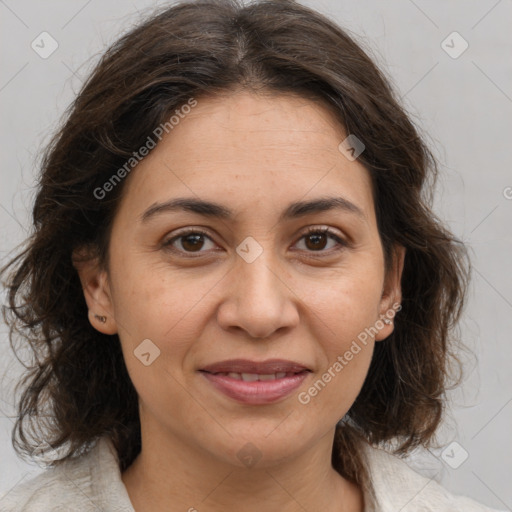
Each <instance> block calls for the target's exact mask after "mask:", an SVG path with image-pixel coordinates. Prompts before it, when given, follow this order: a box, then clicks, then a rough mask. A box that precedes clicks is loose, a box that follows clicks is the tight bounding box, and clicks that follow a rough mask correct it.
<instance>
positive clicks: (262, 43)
mask: <svg viewBox="0 0 512 512" xmlns="http://www.w3.org/2000/svg"><path fill="white" fill-rule="evenodd" d="M237 88H238V89H239V88H246V89H250V90H252V91H258V90H263V91H266V92H275V93H291V94H299V95H301V96H302V97H304V98H307V99H310V100H313V101H319V102H322V103H323V104H324V105H327V106H328V108H329V110H330V111H331V112H332V113H333V114H334V115H335V116H336V118H337V119H338V120H339V122H340V124H341V125H342V126H343V127H344V129H345V130H346V132H347V133H352V134H355V135H356V136H357V137H358V138H359V139H361V140H362V141H363V142H364V144H365V146H366V148H365V151H364V152H363V153H362V154H361V156H360V157H359V161H360V162H361V163H362V164H363V165H364V166H365V167H366V168H367V169H368V171H369V172H370V174H371V178H372V186H373V195H374V202H375V208H376V214H377V222H378V228H379V232H380V237H381V241H382V245H383V248H384V254H385V262H386V265H388V266H389V263H390V261H391V259H392V257H393V247H394V246H395V244H399V245H402V246H403V247H405V248H406V257H405V263H404V270H403V275H402V297H403V300H402V310H401V311H400V313H399V314H398V316H397V317H396V325H395V329H394V332H393V334H391V335H390V336H389V338H387V339H386V340H385V341H384V342H382V343H378V344H376V346H375V351H374V356H373V359H372V362H371V366H370V369H369V373H368V376H367V378H366V380H365V383H364V385H363V388H362V390H361V392H360V394H359V396H358V398H357V400H356V401H355V403H354V404H353V405H352V407H351V409H350V410H349V412H348V413H347V415H346V417H345V418H344V421H342V422H340V423H339V424H338V426H337V429H336V435H335V439H334V448H333V453H332V464H333V466H334V467H335V468H336V470H337V471H338V472H339V473H340V474H342V475H343V476H344V477H346V478H348V479H349V480H351V481H354V482H361V481H362V480H363V478H364V476H365V469H364V464H363V463H362V459H361V458H360V457H359V456H358V450H355V449H354V448H355V447H356V446H357V444H358V443H359V442H360V441H362V440H366V441H368V442H370V443H371V444H373V445H379V444H382V443H386V442H396V441H398V445H397V446H396V447H395V449H394V451H395V453H398V454H405V453H407V452H408V451H409V450H411V449H412V448H414V447H416V446H419V445H423V446H428V445H429V443H431V441H432V439H433V438H434V434H435V432H436V429H437V427H438V426H439V424H440V422H441V420H442V418H443V417H444V415H443V413H444V411H445V400H446V393H445V392H446V390H447V389H448V388H449V385H450V379H451V378H452V369H453V366H452V364H451V362H452V361H457V359H456V355H455V354H456V349H458V347H459V346H462V345H460V344H457V343H456V342H457V339H456V338H455V336H453V334H454V333H453V327H454V326H455V324H456V322H457V320H458V319H459V318H460V315H461V311H462V307H463V304H464V300H465V293H466V287H467V281H468V277H469V268H470V267H469V262H468V258H467V253H466V250H465V248H464V246H463V245H462V244H461V243H460V242H459V241H458V240H457V239H455V238H454V237H453V235H452V234H451V233H450V231H449V230H448V229H446V228H445V227H443V225H442V223H441V222H440V221H439V220H438V219H437V218H436V216H435V215H434V213H433V212H432V210H431V208H430V204H431V200H432V197H431V196H432V194H431V193H432V190H433V186H434V183H435V178H436V175H437V167H436V162H435V158H434V157H433V154H432V152H431V150H430V149H429V148H428V146H427V144H426V143H425V141H424V140H423V138H422V136H420V135H419V131H418V129H417V128H416V127H415V126H414V124H413V122H412V121H411V119H410V118H409V116H408V114H407V113H406V112H405V110H404V108H403V107H402V106H401V105H400V100H399V98H398V95H397V94H396V92H395V91H394V90H393V88H392V86H391V85H390V81H389V79H387V78H386V77H385V75H384V74H383V72H382V71H380V70H379V69H378V67H377V66H376V65H375V64H374V62H373V61H372V59H371V58H370V57H369V56H368V55H367V54H366V53H365V51H364V50H363V49H362V48H361V47H360V45H359V44H357V43H356V42H355V40H354V38H353V37H352V36H349V34H348V33H347V32H346V31H344V30H343V29H341V28H340V27H338V26H337V25H336V24H334V23H333V22H331V21H329V20H328V19H327V18H326V17H324V16H323V15H321V14H319V13H317V12H315V11H314V10H312V9H309V8H307V7H304V6H302V5H300V4H298V3H295V2H294V1H291V0H263V1H256V2H254V3H252V4H249V5H243V4H242V3H240V2H238V1H236V0H198V1H186V2H180V3H178V4H175V5H173V6H171V7H167V8H165V10H163V11H162V12H157V13H153V14H152V15H151V16H150V17H148V18H147V19H146V20H145V21H143V22H141V23H139V24H138V25H137V26H136V27H135V28H134V29H132V30H131V31H130V32H129V33H127V34H126V35H124V36H122V37H121V38H120V39H118V40H117V42H115V43H114V44H113V45H112V46H111V47H110V48H109V49H108V50H106V52H105V53H104V54H103V56H102V57H101V59H100V61H99V63H98V64H97V65H96V67H95V68H94V70H93V72H92V74H91V75H90V76H89V78H88V79H87V81H86V82H85V83H84V85H83V87H82V89H81V91H80V92H79V94H78V95H77V97H76V99H75V100H74V102H73V103H72V105H71V106H70V107H69V109H68V111H67V112H66V116H65V118H64V119H63V121H62V124H61V128H60V130H59V131H58V132H57V133H56V134H55V135H54V137H53V139H52V140H51V142H50V143H49V144H48V146H47V148H46V150H45V152H44V153H43V156H42V159H41V172H40V176H39V181H38V184H37V196H36V198H35V204H34V206H33V211H32V220H33V232H32V234H31V236H30V237H29V238H28V239H27V240H26V247H25V248H24V249H23V251H21V252H19V254H18V255H17V256H16V257H14V258H13V259H11V261H9V263H8V264H7V265H6V266H4V267H3V269H2V270H1V273H2V276H3V275H5V273H6V271H7V269H9V268H11V267H15V268H13V269H12V270H11V272H9V275H8V280H7V281H6V282H5V286H6V287H7V291H8V306H4V318H5V321H6V322H7V324H8V325H9V326H10V332H9V338H10V341H11V346H12V348H13V350H14V351H15V353H16V346H15V340H16V339H17V340H18V341H19V342H20V344H21V346H22V347H23V348H26V347H29V348H30V349H31V353H32V355H33V360H32V361H31V363H30V364H27V372H26V374H25V375H24V377H23V379H22V380H21V381H20V382H19V384H18V386H19V389H18V387H17V391H20V390H21V391H22V394H21V396H20V399H19V403H18V406H17V421H16V424H15V427H14V429H13V432H12V442H13V445H14V447H15V449H16V451H17V452H18V453H19V454H20V455H22V456H24V455H26V454H29V455H30V454H31V453H32V450H33V449H34V447H35V446H38V445H40V444H41V443H42V442H43V441H46V442H47V443H49V444H50V445H51V446H52V447H53V448H57V449H59V448H60V449H62V450H63V456H62V458H61V459H58V460H55V461H54V463H53V464H55V465H56V464H59V463H60V462H61V461H63V460H65V459H68V458H70V457H74V456H77V455H79V454H81V453H84V452H85V451H87V450H88V449H90V447H91V446H92V445H93V444H94V443H93V442H94V441H95V440H97V438H98V437H99V436H102V435H108V436H110V438H111V439H112V440H113V443H114V446H115V448H116V450H117V453H118V455H119V461H120V466H121V470H124V469H126V468H127V467H128V466H129V465H130V464H131V462H132V461H133V460H134V458H135V457H136V455H137V454H138V452H139V451H140V447H141V439H140V435H141V434H140V422H139V416H138V406H137V393H136V391H135V389H134V387H133V385H132V383H131V381H130V378H129V376H128V373H127V370H126V366H125V362H124V360H123V355H122V352H121V347H120V342H119V338H118V336H117V335H112V336H109V335H105V334H102V333H100V332H98V331H97V330H96V329H94V328H93V327H92V326H91V324H90V323H89V321H88V315H87V306H86V302H85V299H84V296H83V291H82V287H81V283H80V280H79V278H78V274H77V272H76V270H75V268H74V266H73V264H72V258H71V255H72V253H73V250H74V249H77V248H79V247H86V248H88V249H89V252H90V254H91V256H97V257H98V258H99V261H100V264H101V265H102V267H103V268H104V269H107V270H108V249H109V235H110V229H111V226H112V221H113V219H114V216H115V214H116V208H117V207H118V205H119V201H120V198H121V196H122V191H123V182H121V183H119V184H118V185H117V186H116V187H114V188H113V190H112V191H110V192H109V193H108V194H107V195H106V197H105V198H104V199H102V200H98V199H97V198H96V196H95V194H94V190H95V189H96V188H97V187H99V186H101V185H102V184H104V183H105V182H106V180H108V179H109V178H110V177H111V176H112V175H113V172H114V171H115V170H116V169H119V168H120V167H122V166H123V164H124V163H125V162H126V161H127V159H129V158H130V157H131V156H132V153H133V152H134V151H136V150H137V149H139V148H140V147H141V146H142V145H144V143H145V142H146V140H147V137H148V136H149V135H151V133H152V132H153V131H154V130H155V129H156V128H157V127H158V126H159V125H160V124H161V123H164V122H166V121H167V120H168V118H169V116H170V115H171V114H172V113H173V112H174V111H175V110H176V108H177V107H179V106H180V105H182V104H184V103H186V102H187V100H189V99H190V98H191V97H194V98H198V99H199V100H200V98H201V97H205V96H207V95H213V94H216V93H219V92H226V91H227V92H229V91H232V90H235V89H237ZM132 172H136V169H135V170H134V171H132ZM388 268H389V267H388Z"/></svg>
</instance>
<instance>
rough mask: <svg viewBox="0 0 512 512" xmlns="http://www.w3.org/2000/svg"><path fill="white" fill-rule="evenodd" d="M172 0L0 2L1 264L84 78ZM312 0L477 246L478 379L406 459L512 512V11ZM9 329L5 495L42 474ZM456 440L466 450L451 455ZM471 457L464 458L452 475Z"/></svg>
mask: <svg viewBox="0 0 512 512" xmlns="http://www.w3.org/2000/svg"><path fill="white" fill-rule="evenodd" d="M164 3H165V2H151V1H143V0H140V1H131V2H127V1H123V2H122V1H121V0H117V1H116V0H102V1H101V2H100V1H98V0H89V1H82V0H80V1H78V0H74V1H70V0H67V1H64V0H62V1H56V0H52V1H49V2H36V1H35V0H25V1H22V2H14V0H5V1H3V0H0V19H1V22H0V23H1V30H0V45H1V46H0V47H1V48H2V51H1V56H0V58H1V62H0V69H1V74H0V108H1V112H2V123H1V128H0V129H1V137H0V145H1V149H2V153H1V157H2V158H1V166H0V173H1V174H0V176H1V188H0V264H2V263H5V261H6V260H7V257H8V256H9V255H13V254H14V252H13V251H14V249H15V247H16V245H17V244H18V243H20V242H21V241H22V240H23V239H24V237H25V236H26V235H27V234H28V232H29V230H30V223H29V220H30V217H29V214H30V207H31V204H32V201H33V197H34V193H33V185H34V179H35V178H34V177H35V176H36V172H37V158H38V155H39V154H40V151H41V149H42V147H44V144H45V143H46V142H48V140H49V137H50V135H51V133H52V131H53V130H54V129H55V128H56V126H57V122H58V119H59V117H60V116H61V115H62V113H63V112H64V110H65V108H66V107H67V106H68V104H69V102H70V101H71V100H72V98H73V97H74V95H75V93H76V92H77V91H78V89H79V87H80V85H81V82H82V80H83V79H84V77H85V76H86V75H87V73H88V72H89V71H90V70H91V69H92V66H93V65H94V63H95V62H96V61H97V59H98V57H99V55H100V53H101V52H102V50H103V49H105V47H106V45H108V44H110V43H112V42H113V41H114V40H115V39H116V38H117V37H118V36H119V35H120V34H121V33H122V32H124V31H126V30H128V29H129V28H130V27H131V26H133V24H135V23H136V22H137V21H138V20H139V19H140V16H141V15H142V14H143V13H146V12H147V10H148V9H150V8H151V7H152V6H155V5H162V4H164ZM302 3H304V4H306V5H310V6H312V7H316V8H317V9H318V10H320V11H321V12H323V13H324V14H327V15H328V16H330V17H333V18H334V19H335V20H336V21H337V22H338V23H340V24H341V25H342V26H343V27H345V28H346V29H348V30H349V31H351V32H353V33H355V34H356V35H357V38H358V40H359V41H360V42H361V44H362V45H363V46H364V47H365V49H366V50H367V51H369V52H370V53H371V54H372V55H373V57H374V58H375V59H376V60H377V61H378V62H379V64H380V66H381V67H382V68H383V69H384V70H385V72H386V73H387V75H388V76H390V77H391V80H392V82H393V83H394V85H395V87H396V88H397V89H398V91H399V93H400V95H401V96H402V99H403V102H404V104H405V106H406V108H407V110H408V111H409V112H410V114H411V116H412V117H413V119H414V121H415V122H416V123H417V125H418V126H419V127H420V128H421V130H422V131H423V132H424V133H425V134H427V136H428V137H429V139H428V140H430V142H431V144H432V145H433V148H434V150H435V154H436V155H437V157H438V160H439V163H440V170H441V176H440V181H439V185H438V190H437V199H436V204H435V208H436V210H437V211H438V212H439V214H440V215H441V216H442V217H443V218H444V219H446V221H447V222H448V223H449V225H450V226H451V228H452V230H453V231H454V232H455V234H456V235H457V236H458V237H459V238H461V239H462V240H464V241H465V242H466V243H467V244H468V246H469V247H470V249H471V254H472V259H473V265H474V275H473V281H472V288H471V293H470V300H469V304H468V307H467V309H466V313H465V315H464V319H463V321H462V323H461V332H462V335H463V337H464V340H465V342H466V343H467V344H468V345H469V346H470V347H471V348H472V350H473V351H474V353H475V357H473V358H471V357H469V356H464V360H465V362H466V369H467V377H466V380H465V382H464V384H463V386H462V387H461V388H459V389H458V390H457V391H455V392H452V393H451V394H450V398H451V412H450V415H449V417H448V421H447V422H445V424H444V425H443V428H442V431H441V436H440V447H439V449H437V450H432V451H431V452H422V453H419V452H418V453H415V454H413V456H412V457H411V458H410V459H409V462H410V464H411V465H412V466H413V467H415V468H416V469H417V470H418V471H420V472H422V473H423V474H425V475H427V476H429V477H432V478H435V479H438V480H440V481H441V482H442V484H443V485H444V486H445V487H447V488H448V489H449V490H450V491H452V492H454V493H457V494H465V495H467V496H470V497H472V498H474V499H476V500H478V501H481V502H482V503H485V504H487V505H489V506H492V507H495V508H498V509H501V510H512V488H511V486H510V475H511V474H512V471H511V470H512V463H511V460H512V443H511V442H510V431H511V428H510V427H511V424H512V421H511V420H512V403H511V402H512V385H511V383H512V375H511V371H510V363H511V353H512V348H511V343H510V334H509V333H510V332H511V330H512V315H511V312H512V273H511V272H510V266H509V262H510V255H511V254H512V250H511V249H512V238H511V234H510V227H509V226H510V220H511V217H512V188H508V187H512V173H511V160H512V157H511V154H510V146H511V144H510V141H509V138H510V136H511V135H512V130H511V124H512V116H511V114H512V64H511V59H510V56H511V55H512V32H511V30H510V26H511V21H512V2H511V1H510V0H499V1H496V0H485V1H484V0H479V1H476V0H452V1H450V2H446V1H441V0H436V1H429V2H427V1H425V0H415V1H412V0H396V1H393V2H387V3H383V2H379V1H378V0H359V1H357V2H356V1H348V0H322V1H316V2H314V1H312V0H309V1H303V2H302ZM43 31H47V32H49V33H50V34H51V36H52V37H53V38H54V39H55V40H56V41H57V42H58V45H59V46H58V49H57V50H56V51H55V52H54V53H53V54H52V55H51V56H50V57H48V58H46V59H43V58H41V57H40V56H39V55H38V54H37V53H36V52H35V51H34V50H33V49H32V48H31V43H32V41H33V40H35V39H36V38H37V37H38V36H39V34H40V33H41V32H43ZM454 31H457V32H458V33H459V34H460V35H461V36H462V37H463V38H464V40H466V41H467V43H468V44H469V47H468V48H467V50H466V51H465V52H464V53H462V54H461V55H460V56H459V57H458V58H453V57H451V56H450V55H448V54H447V53H446V51H445V49H443V47H442V45H441V43H442V41H444V40H445V39H446V38H447V36H449V34H451V33H452V32H454ZM446 45H449V46H452V47H453V48H451V50H449V51H451V52H456V51H458V50H460V49H461V48H462V46H461V41H459V40H457V39H456V38H455V39H454V38H453V36H451V37H450V38H448V40H447V42H446V43H445V48H446ZM4 296H5V291H4V290H2V298H3V297H4ZM0 329H1V330H0V348H1V354H2V355H1V358H0V360H1V362H0V376H1V381H0V385H1V387H0V400H1V402H0V415H1V416H0V491H2V490H4V491H5V490H8V489H10V488H11V487H12V486H13V485H15V484H16V483H17V482H19V481H22V480H26V479H28V478H30V477H31V476H32V475H35V474H37V473H38V472H40V471H41V469H40V468H39V467H38V466H36V465H29V464H26V463H25V462H23V461H21V460H20V459H18V458H17V457H16V455H15V453H14V451H13V449H12V446H11V443H10V434H11V429H12V426H13V419H12V416H13V415H14V410H13V402H14V399H13V386H14V383H15V381H16V379H17V377H18V376H19V374H20V369H21V365H20V364H19V363H18V362H17V361H16V360H15V359H14V357H13V355H12V354H11V350H10V349H9V346H8V341H7V337H6V326H5V325H3V324H1V323H0ZM507 432H508V434H507ZM453 441H455V442H457V443H458V444H457V445H451V446H449V445H450V443H452V442H453ZM446 447H448V448H446ZM463 450H464V451H463ZM465 452H467V453H468V455H469V456H468V458H467V460H465V461H464V463H463V464H462V465H460V467H458V468H457V469H454V467H452V466H455V465H456V464H455V462H457V461H460V460H461V458H462V457H463V456H464V454H465ZM454 461H455V462H454Z"/></svg>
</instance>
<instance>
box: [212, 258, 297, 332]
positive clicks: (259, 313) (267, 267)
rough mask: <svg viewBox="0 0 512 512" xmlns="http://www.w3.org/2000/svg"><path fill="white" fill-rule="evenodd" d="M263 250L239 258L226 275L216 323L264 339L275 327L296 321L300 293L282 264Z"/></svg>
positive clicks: (282, 326)
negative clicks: (250, 257)
mask: <svg viewBox="0 0 512 512" xmlns="http://www.w3.org/2000/svg"><path fill="white" fill-rule="evenodd" d="M270 253H271V251H270V250H265V251H263V253H262V254H261V255H260V256H259V257H258V258H257V259H256V260H254V261H253V262H251V263H248V262H247V261H245V260H244V259H243V258H239V259H238V260H237V262H236V264H235V268H234V269H233V270H232V271H231V272H229V274H228V276H226V279H227V280H228V282H227V283H226V288H225V290H226V292H225V296H224V300H223V301H222V304H221V305H220V307H219V308H218V311H217V321H218V322H219V325H220V326H221V327H222V328H223V329H225V330H228V331H235V330H243V331H245V333H247V335H248V336H250V337H251V338H257V339H263V338H264V339H266V338H269V337H271V336H272V335H273V334H274V333H275V332H276V331H278V330H281V331H285V330H286V329H291V328H293V327H295V326H296V325H298V322H299V308H300V306H299V303H300V300H299V296H298V293H297V291H296V290H294V284H293V282H292V279H291V277H290V274H289V273H288V272H285V271H284V269H283V266H282V264H281V265H280V264H279V263H277V261H276V259H275V258H273V257H271V255H270Z"/></svg>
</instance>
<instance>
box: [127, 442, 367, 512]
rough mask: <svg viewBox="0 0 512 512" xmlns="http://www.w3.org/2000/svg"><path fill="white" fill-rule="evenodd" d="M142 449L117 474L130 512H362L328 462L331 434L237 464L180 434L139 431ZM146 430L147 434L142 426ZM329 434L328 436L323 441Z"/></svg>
mask: <svg viewBox="0 0 512 512" xmlns="http://www.w3.org/2000/svg"><path fill="white" fill-rule="evenodd" d="M144 434H145V433H144V432H142V450H141V452H140V454H139V456H138V457H137V458H136V459H135V461H134V462H133V464H132V465H131V466H130V467H129V468H128V469H127V470H126V471H125V472H124V473H123V474H122V481H123V483H124V485H125V486H126V489H127V491H128V495H129V496H130V500H131V502H132V504H133V506H134V508H135V510H136V512H149V511H151V512H160V511H164V510H165V511H166V512H174V511H176V512H177V511H180V512H183V511H189V512H194V511H199V512H217V511H219V510H237V509H240V508H241V507H240V504H241V503H243V510H244V511H246V512H256V511H257V512H261V509H262V504H264V509H265V511H268V512H278V511H279V512H299V511H300V512H303V511H304V510H322V511H325V512H330V511H332V512H334V511H336V512H345V511H346V512H362V511H363V494H362V491H361V489H360V487H359V486H357V485H355V484H353V483H351V482H349V481H348V480H346V479H345V478H343V477H342V476H341V475H340V474H339V473H338V472H337V471H336V470H334V468H333V467H332V466H331V464H330V461H331V450H332V439H333V436H334V432H332V436H331V435H330V434H328V435H326V436H324V437H323V438H322V440H321V442H320V443H319V444H318V445H316V446H313V447H311V448H310V449H307V450H305V451H303V453H301V454H299V455H297V456H295V457H293V458H288V459H287V460H286V461H278V462H273V463H271V464H270V463H267V464H264V465H263V466H262V467H261V468H258V464H256V465H254V466H253V467H243V466H242V467H240V466H239V465H233V464H230V463H229V461H219V460H218V459H217V458H215V457H213V456H212V454H210V453H205V452H201V451H198V449H197V447H194V446H187V445H186V444H185V443H184V442H183V440H179V439H173V438H172V437H170V436H169V433H167V435H166V436H165V437H162V436H154V435H144ZM146 434H148V433H147V432H146ZM329 440H330V442H329Z"/></svg>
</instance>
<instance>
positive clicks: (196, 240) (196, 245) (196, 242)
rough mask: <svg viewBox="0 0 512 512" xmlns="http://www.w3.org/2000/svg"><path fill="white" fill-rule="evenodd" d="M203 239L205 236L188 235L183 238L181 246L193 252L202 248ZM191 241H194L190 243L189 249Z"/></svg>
mask: <svg viewBox="0 0 512 512" xmlns="http://www.w3.org/2000/svg"><path fill="white" fill-rule="evenodd" d="M202 237H203V235H201V234H197V235H187V236H186V237H185V238H183V241H182V243H181V245H182V246H183V248H184V249H191V250H194V249H197V248H199V249H200V248H201V247H202V243H201V240H200V239H201V238H202ZM191 240H193V241H192V242H191V243H190V246H189V247H187V245H189V242H190V241H191Z"/></svg>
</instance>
